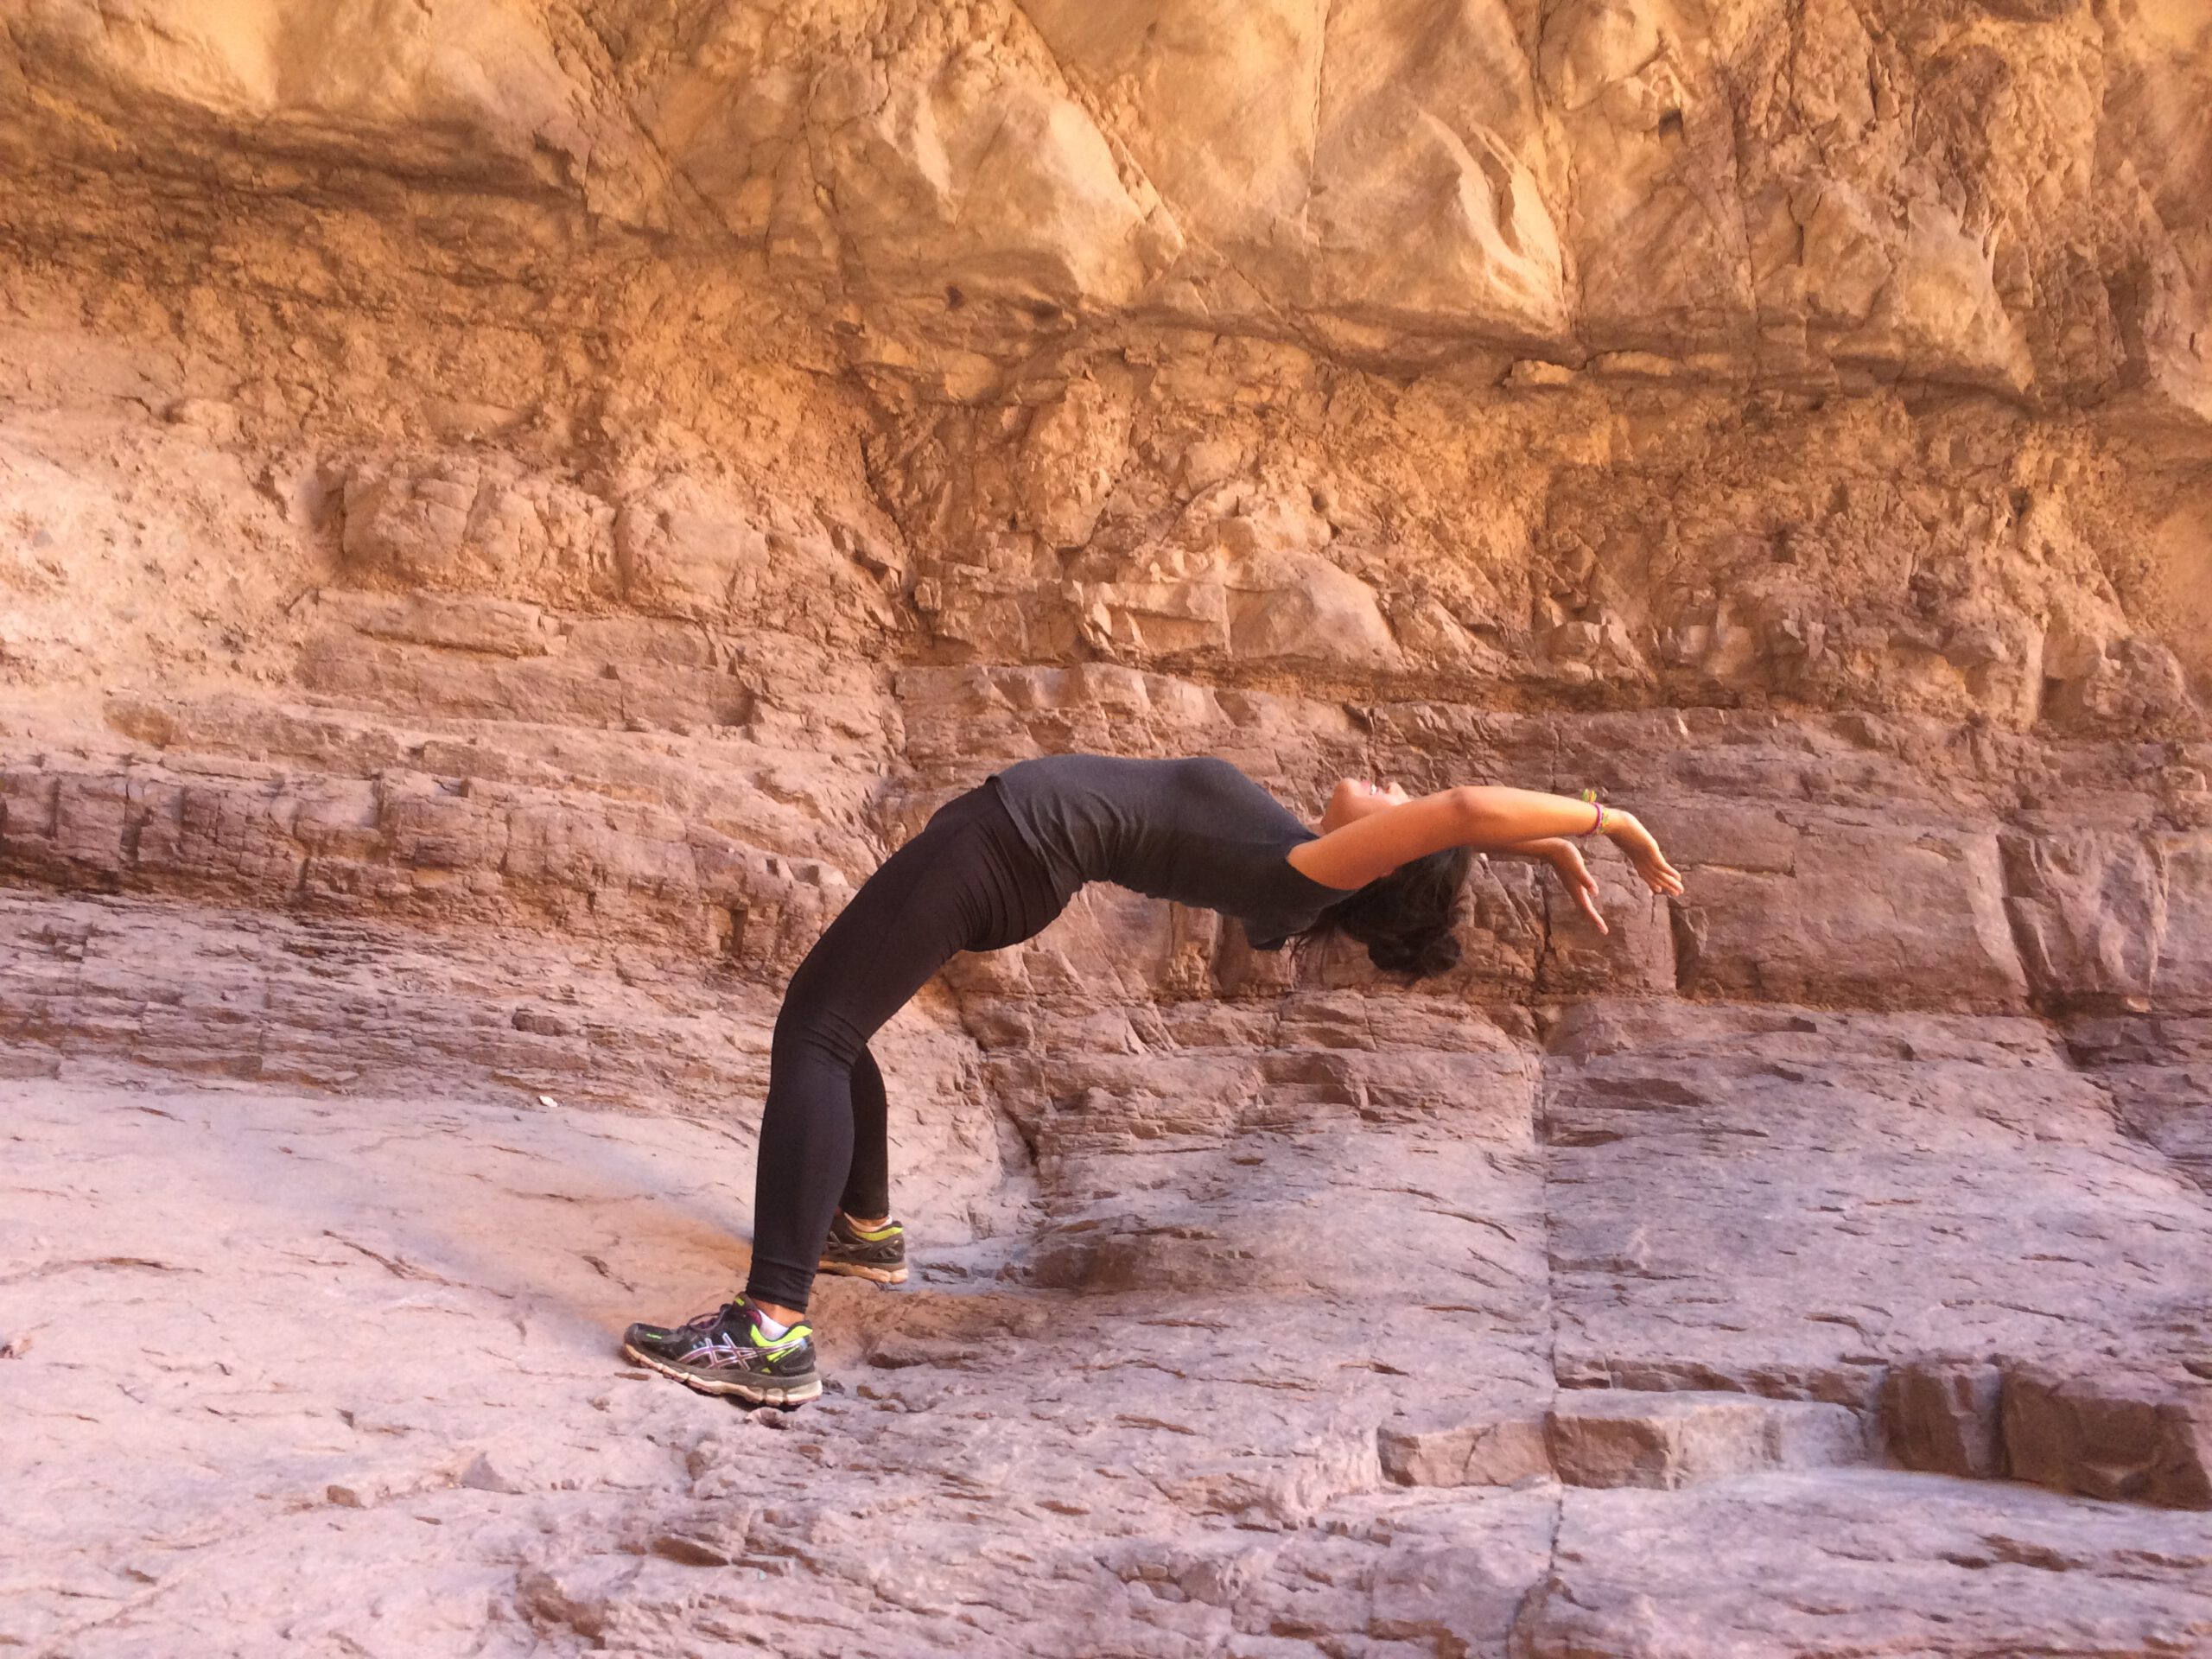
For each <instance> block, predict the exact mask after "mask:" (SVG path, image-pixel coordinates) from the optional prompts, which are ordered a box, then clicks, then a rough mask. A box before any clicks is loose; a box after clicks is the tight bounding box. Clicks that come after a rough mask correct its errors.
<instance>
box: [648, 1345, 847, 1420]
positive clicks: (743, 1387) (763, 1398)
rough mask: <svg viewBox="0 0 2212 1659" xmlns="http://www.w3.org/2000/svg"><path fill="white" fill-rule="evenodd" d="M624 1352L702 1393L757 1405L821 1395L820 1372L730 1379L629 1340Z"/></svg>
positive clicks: (799, 1403)
mask: <svg viewBox="0 0 2212 1659" xmlns="http://www.w3.org/2000/svg"><path fill="white" fill-rule="evenodd" d="M622 1352H623V1354H624V1356H625V1357H627V1358H630V1359H634V1360H636V1361H637V1362H638V1363H639V1364H640V1365H642V1366H644V1367H645V1369H646V1370H650V1371H658V1372H659V1373H660V1374H661V1375H662V1376H672V1377H674V1378H675V1379H676V1380H677V1382H678V1383H683V1386H684V1387H685V1388H687V1389H697V1390H698V1391H699V1392H700V1393H701V1394H718V1395H726V1396H728V1397H730V1398H734V1399H738V1400H743V1401H745V1402H748V1403H749V1404H752V1405H756V1406H784V1407H791V1406H803V1405H804V1404H805V1403H806V1402H808V1401H810V1400H819V1399H820V1398H821V1397H822V1376H821V1374H820V1373H819V1372H817V1373H815V1374H813V1375H812V1376H801V1377H794V1378H792V1379H791V1382H790V1383H731V1382H725V1381H723V1380H722V1379H721V1378H720V1377H716V1376H704V1375H702V1374H701V1373H700V1372H697V1371H687V1370H684V1369H683V1367H682V1366H680V1365H671V1364H670V1363H668V1362H667V1361H666V1360H664V1359H655V1358H654V1357H652V1355H651V1354H645V1353H640V1352H639V1351H638V1350H636V1349H635V1348H632V1346H631V1345H630V1344H628V1343H624V1344H622Z"/></svg>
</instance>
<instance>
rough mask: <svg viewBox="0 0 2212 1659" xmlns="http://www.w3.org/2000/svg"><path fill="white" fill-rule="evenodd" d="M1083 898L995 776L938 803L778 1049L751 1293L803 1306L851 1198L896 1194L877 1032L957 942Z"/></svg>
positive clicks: (843, 936)
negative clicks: (1055, 874)
mask: <svg viewBox="0 0 2212 1659" xmlns="http://www.w3.org/2000/svg"><path fill="white" fill-rule="evenodd" d="M1068 897H1069V894H1068V892H1067V891H1066V890H1065V889H1063V888H1062V887H1060V886H1059V885H1058V883H1057V882H1055V881H1054V880H1053V879H1052V874H1051V873H1050V872H1049V871H1048V870H1047V869H1046V867H1045V865H1044V863H1043V861H1041V860H1039V858H1038V857H1037V855H1035V854H1034V853H1033V852H1031V851H1030V850H1029V848H1028V845H1027V843H1026V842H1024V841H1023V840H1022V839H1021V832H1020V830H1019V829H1015V828H1014V820H1013V819H1012V818H1010V817H1007V810H1006V806H1005V804H1004V803H1003V802H1001V800H1000V799H999V793H998V790H997V788H996V786H995V785H991V784H988V783H986V784H984V785H982V786H980V787H979V788H976V789H971V790H969V791H968V792H967V793H966V794H965V795H962V796H958V797H956V798H954V799H952V800H950V801H948V802H946V803H945V804H944V805H943V806H942V807H939V808H938V810H937V813H936V815H935V816H934V817H931V819H930V821H929V823H927V824H926V825H925V826H924V827H923V829H922V831H921V833H920V834H919V835H918V836H915V837H914V838H913V839H912V841H909V842H907V843H906V845H905V846H903V847H901V848H900V849H899V850H898V851H897V852H895V853H893V855H891V856H890V857H889V858H888V859H887V860H885V861H884V864H883V868H880V869H879V870H878V871H876V873H875V874H874V875H871V876H870V877H868V880H866V881H865V882H863V883H862V884H861V890H860V891H859V892H858V893H855V894H854V895H853V899H852V902H851V903H850V904H849V905H847V906H845V908H844V910H843V911H842V912H840V913H839V915H838V917H837V919H836V921H834V922H832V923H830V924H829V927H828V928H827V929H825V930H824V931H823V935H822V937H821V938H819V939H817V940H816V941H815V944H814V949H813V950H810V951H808V952H807V954H806V960H805V961H804V962H802V963H799V965H798V972H797V973H795V974H793V975H792V976H791V985H790V988H788V989H786V990H785V993H784V1006H783V1011H782V1012H781V1013H780V1014H778V1015H777V1016H776V1036H775V1041H774V1045H773V1046H772V1048H771V1050H770V1052H769V1059H768V1103H767V1105H766V1109H764V1110H763V1111H762V1113H761V1116H760V1165H759V1167H758V1170H757V1173H755V1175H754V1178H753V1271H752V1275H751V1277H750V1278H748V1279H747V1281H746V1286H745V1290H746V1294H747V1295H749V1296H752V1297H753V1298H755V1299H756V1300H760V1301H765V1302H775V1303H778V1304H779V1305H780V1306H785V1307H797V1308H804V1306H806V1299H807V1293H808V1291H809V1290H810V1288H811V1287H812V1285H813V1282H814V1269H815V1265H816V1263H817V1262H819V1261H820V1259H821V1256H822V1245H823V1240H825V1239H826V1238H828V1237H829V1223H830V1221H831V1219H832V1217H834V1215H835V1214H836V1211H839V1210H842V1211H844V1212H845V1213H846V1214H847V1215H849V1216H861V1217H869V1216H880V1215H884V1214H887V1212H888V1211H889V1210H890V1208H891V1170H890V1155H889V1152H888V1149H887V1147H886V1146H885V1144H884V1101H883V1074H882V1073H881V1072H880V1071H877V1070H876V1066H875V1057H874V1055H872V1054H870V1053H869V1052H868V1039H869V1038H870V1037H873V1036H874V1034H875V1033H876V1031H877V1030H878V1028H879V1027H881V1026H882V1024H883V1022H884V1021H885V1020H888V1019H890V1018H891V1016H892V1015H893V1014H896V1013H898V1012H899V1009H900V1008H902V1007H905V1006H906V1001H907V1000H908V999H909V998H910V997H912V995H914V993H915V992H917V991H918V990H920V989H921V988H922V986H923V985H924V984H925V982H927V981H928V979H929V977H930V976H931V974H934V973H935V972H937V970H938V969H940V968H942V967H943V966H944V964H945V963H947V962H948V961H950V959H951V958H952V957H953V956H954V955H955V954H956V953H957V952H959V951H962V950H1004V949H1005V948H1006V947H1007V945H1010V944H1020V943H1021V941H1022V940H1024V939H1026V938H1030V937H1031V936H1032V935H1033V934H1035V933H1039V932H1041V931H1043V930H1044V928H1045V926H1046V924H1048V923H1049V922H1051V921H1052V918H1054V917H1055V916H1058V914H1059V913H1060V911H1061V909H1062V908H1063V907H1064V906H1065V905H1066V903H1067V901H1068Z"/></svg>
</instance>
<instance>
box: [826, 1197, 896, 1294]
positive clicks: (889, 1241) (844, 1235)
mask: <svg viewBox="0 0 2212 1659" xmlns="http://www.w3.org/2000/svg"><path fill="white" fill-rule="evenodd" d="M821 1271H822V1272H823V1273H842V1274H850V1275H851V1276H852V1277H854V1278H855V1279H873V1280H874V1281H875V1282H876V1283H877V1284H879V1285H903V1284H905V1283H906V1229H905V1228H904V1227H901V1226H900V1225H899V1224H898V1223H897V1222H895V1221H890V1222H886V1223H885V1224H883V1225H882V1226H880V1227H876V1228H872V1229H870V1230H868V1231H867V1232H862V1231H861V1230H860V1229H859V1228H857V1227H855V1226H854V1225H853V1220H852V1217H850V1216H848V1215H847V1214H845V1212H844V1211H842V1210H841V1211H838V1212H837V1218H836V1220H835V1221H833V1222H831V1223H830V1224H829V1240H828V1242H827V1243H824V1244H823V1247H822V1265H821Z"/></svg>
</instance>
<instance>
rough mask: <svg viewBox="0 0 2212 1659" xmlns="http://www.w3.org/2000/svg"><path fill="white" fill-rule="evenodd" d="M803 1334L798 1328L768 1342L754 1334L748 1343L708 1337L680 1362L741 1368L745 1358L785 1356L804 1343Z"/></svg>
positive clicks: (686, 1353)
mask: <svg viewBox="0 0 2212 1659" xmlns="http://www.w3.org/2000/svg"><path fill="white" fill-rule="evenodd" d="M806 1334H807V1333H806V1332H804V1330H800V1329H798V1328H797V1327H793V1328H792V1329H791V1330H790V1331H787V1332H785V1333H784V1334H783V1335H782V1336H780V1337H778V1338H776V1339H775V1340H774V1341H770V1340H769V1339H768V1338H766V1337H764V1336H762V1335H761V1334H760V1332H757V1331H756V1332H753V1341H751V1342H749V1343H741V1342H739V1341H738V1340H737V1338H734V1337H728V1336H721V1337H712V1336H710V1337H709V1338H706V1339H705V1340H704V1341H702V1342H700V1343H698V1344H696V1345H695V1346H693V1347H691V1348H690V1349H687V1350H686V1351H684V1354H683V1358H682V1360H681V1362H680V1363H683V1364H685V1365H743V1364H744V1363H745V1362H746V1359H747V1356H749V1355H753V1354H760V1355H762V1356H764V1357H768V1358H774V1357H777V1356H779V1355H781V1354H787V1353H789V1352H790V1351H791V1350H792V1349H794V1348H796V1347H798V1345H799V1344H801V1343H803V1342H804V1341H805V1340H806Z"/></svg>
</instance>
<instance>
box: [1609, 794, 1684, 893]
mask: <svg viewBox="0 0 2212 1659" xmlns="http://www.w3.org/2000/svg"><path fill="white" fill-rule="evenodd" d="M1605 836H1606V838H1607V839H1608V840H1610V841H1611V842H1612V843H1613V845H1615V846H1616V847H1618V848H1619V849H1621V851H1622V852H1624V853H1625V854H1627V855H1628V861H1629V862H1630V863H1631V864H1633V865H1634V866H1636V873H1637V874H1638V875H1640V876H1642V877H1643V885H1644V886H1646V887H1649V888H1650V889H1651V891H1652V892H1654V893H1667V894H1669V895H1670V896H1671V895H1673V894H1676V893H1681V890H1682V873H1681V871H1680V870H1678V869H1676V868H1675V867H1674V866H1673V865H1672V864H1669V862H1668V861H1667V855H1666V854H1664V853H1662V852H1661V851H1660V850H1659V843H1658V842H1656V840H1654V839H1653V838H1652V835H1651V832H1650V831H1649V829H1645V828H1644V827H1643V823H1642V822H1641V821H1640V820H1639V819H1638V818H1637V817H1636V815H1635V814H1634V813H1632V812H1612V813H1608V814H1607V815H1606V823H1605Z"/></svg>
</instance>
